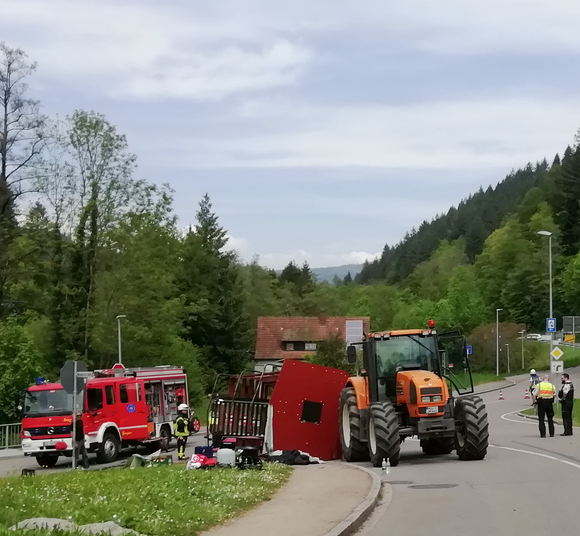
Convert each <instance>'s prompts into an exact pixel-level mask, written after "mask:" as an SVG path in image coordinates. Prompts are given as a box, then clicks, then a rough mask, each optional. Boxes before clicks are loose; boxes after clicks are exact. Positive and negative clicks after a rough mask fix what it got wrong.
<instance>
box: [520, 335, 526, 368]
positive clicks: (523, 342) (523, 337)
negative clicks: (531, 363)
mask: <svg viewBox="0 0 580 536" xmlns="http://www.w3.org/2000/svg"><path fill="white" fill-rule="evenodd" d="M525 334H526V330H525V329H523V330H522V331H520V335H521V336H522V370H524V366H525V365H524V335H525Z"/></svg>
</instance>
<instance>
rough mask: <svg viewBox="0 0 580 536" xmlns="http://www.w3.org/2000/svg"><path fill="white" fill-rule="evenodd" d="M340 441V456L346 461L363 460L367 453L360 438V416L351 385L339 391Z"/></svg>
mask: <svg viewBox="0 0 580 536" xmlns="http://www.w3.org/2000/svg"><path fill="white" fill-rule="evenodd" d="M339 410H340V411H339V423H338V427H339V429H340V443H341V446H342V456H343V458H344V459H345V460H346V461H347V462H363V461H366V460H368V457H369V454H368V449H367V446H366V445H365V443H364V442H363V441H362V440H361V424H362V423H361V416H360V411H359V409H358V407H357V405H356V395H355V393H354V389H353V388H352V387H345V388H344V389H343V390H342V391H341V393H340V408H339Z"/></svg>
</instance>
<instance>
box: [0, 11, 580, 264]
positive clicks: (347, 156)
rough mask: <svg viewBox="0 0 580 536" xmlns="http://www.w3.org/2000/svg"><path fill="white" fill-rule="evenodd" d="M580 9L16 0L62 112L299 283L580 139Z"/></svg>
mask: <svg viewBox="0 0 580 536" xmlns="http://www.w3.org/2000/svg"><path fill="white" fill-rule="evenodd" d="M578 28H580V3H578V2H577V1H573V0H555V1H554V2H545V0H541V1H538V0H487V2H479V3H475V2H458V1H457V0H454V1H451V0H449V1H448V0H440V1H438V0H415V1H413V2H395V1H392V0H391V1H389V0H366V1H365V2H360V1H358V2H355V1H346V0H332V1H331V0H316V2H312V1H306V0H294V1H293V2H280V1H272V0H244V1H243V2H241V1H234V0H220V1H219V2H215V1H207V0H196V1H195V2H192V1H187V0H164V1H163V2H160V1H158V0H99V1H92V0H83V1H82V2H79V1H78V0H50V1H46V0H0V40H3V41H5V42H6V44H8V45H9V46H11V47H19V48H22V49H24V50H25V51H26V52H27V53H28V55H29V57H30V59H32V60H35V61H38V64H39V66H38V70H37V73H36V74H35V75H34V77H32V78H30V80H29V84H30V88H29V95H30V96H31V97H34V98H38V99H39V100H40V101H41V102H42V105H43V110H44V112H45V113H47V114H48V115H51V116H56V115H57V114H58V115H59V116H61V117H63V116H66V115H67V114H71V113H72V112H73V111H74V110H75V109H85V110H95V111H98V112H100V113H103V114H105V115H106V116H107V118H108V119H109V121H111V122H112V123H113V124H115V125H116V126H117V128H118V130H119V131H120V132H122V133H125V134H126V135H127V137H128V141H129V146H130V149H131V151H132V152H134V153H135V154H136V155H137V157H138V166H139V167H138V169H137V171H136V176H137V177H138V178H142V179H147V180H149V181H152V182H157V183H169V184H170V185H171V187H172V188H173V189H174V191H175V210H176V213H177V215H178V216H179V222H180V223H179V224H180V225H181V226H183V227H186V226H188V225H189V224H190V223H192V222H193V220H194V218H195V210H196V207H197V203H198V202H199V200H200V199H201V197H202V196H203V195H204V194H205V193H206V192H207V193H209V195H210V197H211V199H212V202H213V208H214V210H215V212H216V213H217V214H218V216H219V218H220V222H221V223H222V225H223V226H224V227H225V228H226V229H227V230H228V235H229V237H230V242H229V245H230V247H231V248H233V249H236V250H237V251H238V252H239V253H240V256H241V257H242V258H243V259H245V260H247V261H249V260H251V259H252V257H253V256H254V255H259V259H260V262H261V263H262V264H264V265H267V266H269V267H272V268H276V269H279V268H282V267H283V266H284V265H286V264H287V263H288V262H289V261H291V260H295V261H296V262H298V263H302V262H304V261H307V262H308V263H309V264H310V266H312V267H323V266H335V265H340V264H347V263H359V262H363V261H364V260H367V259H372V258H375V257H376V255H378V254H379V253H380V252H381V251H382V249H383V247H384V245H385V243H388V244H389V245H394V244H396V243H397V242H398V241H400V240H401V239H402V238H403V236H404V234H405V233H406V232H407V231H410V230H411V229H412V228H413V227H418V226H419V225H420V223H421V222H422V221H423V220H425V219H427V220H430V219H432V218H433V217H435V216H436V215H437V214H440V213H444V212H446V211H447V210H448V209H449V207H450V206H452V205H456V204H457V203H459V202H460V201H461V200H462V199H464V198H465V197H467V196H468V195H469V194H470V193H474V192H475V191H477V190H478V189H479V187H480V186H483V187H484V188H486V187H487V186H489V185H493V186H495V185H496V184H497V182H498V181H500V180H502V179H503V178H504V177H505V175H506V174H508V173H509V172H510V171H511V170H512V169H517V168H519V167H523V166H524V165H525V164H526V163H527V162H529V161H531V162H536V161H539V160H541V159H543V158H544V157H546V158H548V160H549V161H551V159H552V158H553V156H554V155H555V154H556V153H558V152H559V153H562V152H563V150H564V149H565V147H566V146H567V145H568V144H570V143H572V141H573V138H574V134H575V132H576V131H577V130H578V128H579V127H580V70H579V69H578V68H577V65H578V60H579V57H580V31H578Z"/></svg>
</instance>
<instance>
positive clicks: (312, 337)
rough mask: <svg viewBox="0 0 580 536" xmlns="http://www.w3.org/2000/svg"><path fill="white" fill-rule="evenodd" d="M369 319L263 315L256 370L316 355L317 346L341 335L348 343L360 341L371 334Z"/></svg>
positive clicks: (259, 329)
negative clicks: (285, 360)
mask: <svg viewBox="0 0 580 536" xmlns="http://www.w3.org/2000/svg"><path fill="white" fill-rule="evenodd" d="M369 327H370V319H369V317H367V316H357V317H350V316H348V317H347V316H321V317H311V316H282V317H280V316H261V317H259V318H258V329H257V333H256V353H255V357H254V359H255V368H256V370H259V371H261V370H263V369H264V368H268V365H273V364H277V363H281V362H282V361H283V360H284V359H304V358H305V357H307V356H309V355H312V354H314V353H316V350H317V348H318V344H319V343H320V342H321V341H324V340H325V339H328V338H330V337H332V336H334V335H338V336H339V337H340V338H341V339H343V340H345V341H348V342H359V341H361V340H362V335H363V332H364V333H368V332H369Z"/></svg>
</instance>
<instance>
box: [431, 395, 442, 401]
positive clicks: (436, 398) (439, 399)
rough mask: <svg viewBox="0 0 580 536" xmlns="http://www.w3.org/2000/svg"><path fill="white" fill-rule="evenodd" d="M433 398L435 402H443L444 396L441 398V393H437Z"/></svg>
mask: <svg viewBox="0 0 580 536" xmlns="http://www.w3.org/2000/svg"><path fill="white" fill-rule="evenodd" d="M431 400H433V402H441V401H442V400H443V398H441V395H437V396H434V397H432V398H431Z"/></svg>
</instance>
